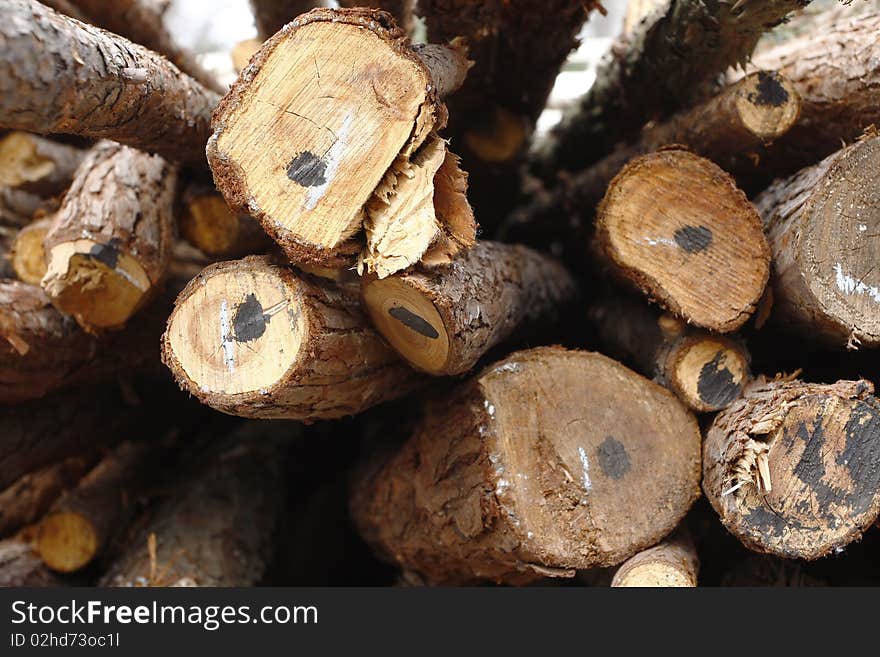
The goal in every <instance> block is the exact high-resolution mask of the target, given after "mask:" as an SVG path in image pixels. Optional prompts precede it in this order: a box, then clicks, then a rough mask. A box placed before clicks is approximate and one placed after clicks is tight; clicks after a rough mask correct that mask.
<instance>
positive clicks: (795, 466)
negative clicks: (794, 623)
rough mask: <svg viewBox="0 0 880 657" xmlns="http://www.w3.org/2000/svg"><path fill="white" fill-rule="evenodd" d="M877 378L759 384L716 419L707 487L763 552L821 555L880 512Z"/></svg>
mask: <svg viewBox="0 0 880 657" xmlns="http://www.w3.org/2000/svg"><path fill="white" fill-rule="evenodd" d="M872 392H873V386H872V385H871V384H870V383H868V382H867V381H838V382H837V383H833V384H827V385H823V384H815V383H803V382H801V381H780V380H776V381H769V382H768V381H766V380H760V379H759V380H757V381H755V383H754V384H752V386H750V387H749V388H748V389H747V390H746V392H745V395H744V396H743V398H742V399H740V400H738V401H736V402H734V403H733V405H731V406H730V408H728V409H727V410H725V411H722V412H721V413H719V414H718V416H717V417H716V418H715V421H714V422H713V423H712V426H711V427H710V428H709V430H708V433H707V434H706V439H705V441H704V443H703V490H704V492H705V493H706V497H708V499H709V501H710V502H711V503H712V506H713V507H714V508H715V510H716V511H717V512H718V514H719V515H720V516H721V521H722V522H723V523H724V526H725V527H726V528H727V529H728V530H729V531H730V532H731V533H732V534H733V535H734V536H736V537H737V538H739V539H740V540H741V541H742V542H743V544H744V545H745V546H746V547H748V548H751V549H752V550H756V551H758V552H767V553H770V554H775V555H778V556H781V557H786V558H795V559H817V558H819V557H823V556H825V555H827V554H831V553H833V552H836V551H839V550H841V549H843V548H844V547H845V546H846V545H847V544H848V543H850V542H852V541H855V540H858V539H859V538H861V535H862V532H863V531H865V530H866V529H867V528H868V527H869V526H870V525H871V524H873V523H874V521H875V520H876V519H877V515H878V512H880V465H878V464H880V403H878V401H877V399H876V398H875V397H874V396H873V395H872V394H871V393H872Z"/></svg>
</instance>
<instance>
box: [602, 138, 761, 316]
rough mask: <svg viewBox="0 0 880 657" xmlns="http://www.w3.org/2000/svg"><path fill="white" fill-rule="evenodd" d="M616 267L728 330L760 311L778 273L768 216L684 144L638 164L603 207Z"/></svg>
mask: <svg viewBox="0 0 880 657" xmlns="http://www.w3.org/2000/svg"><path fill="white" fill-rule="evenodd" d="M596 233H597V235H596V236H597V239H598V241H599V244H600V246H601V248H602V249H603V251H604V254H605V256H606V257H607V258H608V260H609V262H610V263H611V264H612V265H614V266H615V267H616V268H618V269H619V272H620V274H621V275H622V276H623V277H625V278H626V279H628V280H629V281H631V282H632V283H634V284H635V285H636V286H638V287H639V288H641V289H642V290H643V291H644V292H645V293H646V294H648V295H649V296H650V297H651V298H653V299H654V300H656V301H657V302H658V303H660V304H661V305H662V306H664V307H665V308H667V309H668V310H669V311H671V312H673V313H675V314H676V315H678V316H680V317H683V318H684V319H686V320H687V321H688V322H690V323H693V324H695V325H696V326H700V327H703V328H707V329H710V330H713V331H719V332H722V333H726V332H729V331H734V330H736V329H738V328H739V327H740V326H742V325H743V324H744V323H745V322H746V320H747V319H748V318H749V316H750V315H751V314H752V312H754V310H755V307H756V305H757V303H758V301H759V300H760V298H761V295H762V293H763V292H764V286H765V285H766V284H767V278H768V276H769V273H770V248H769V247H768V245H767V240H766V238H765V237H764V233H763V231H762V228H761V220H760V218H759V217H758V215H757V213H756V211H755V208H754V207H752V205H751V203H749V201H748V199H747V198H746V196H745V194H743V193H742V191H740V190H739V188H738V187H737V186H736V184H735V183H734V181H733V179H732V178H731V177H730V176H729V175H727V174H726V173H724V171H722V170H721V169H720V168H718V166H717V165H715V164H714V163H712V162H710V161H709V160H706V159H703V158H701V157H698V156H696V155H694V154H693V153H690V152H689V151H686V150H682V149H679V148H673V149H668V150H661V151H658V152H656V153H652V154H650V155H645V156H642V157H639V158H637V159H635V160H633V161H631V162H630V163H629V164H628V165H627V166H626V168H624V169H623V171H621V172H620V173H619V174H618V175H617V176H616V177H615V178H614V180H613V181H612V182H611V185H610V187H609V188H608V191H607V193H606V194H605V198H604V199H602V203H601V204H600V206H599V210H598V217H597V224H596Z"/></svg>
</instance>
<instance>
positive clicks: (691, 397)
mask: <svg viewBox="0 0 880 657" xmlns="http://www.w3.org/2000/svg"><path fill="white" fill-rule="evenodd" d="M674 352H675V353H673V354H670V359H669V360H667V363H669V362H670V360H671V364H669V365H667V367H666V377H667V382H668V384H669V387H670V388H672V390H673V392H675V393H676V394H677V395H678V396H679V398H680V399H682V400H683V401H684V402H685V403H686V404H687V405H688V406H689V407H691V408H693V409H694V410H697V411H701V412H712V411H718V410H721V409H722V408H726V407H727V406H728V405H730V403H731V402H732V401H733V400H735V399H736V398H737V397H739V396H740V394H741V393H742V390H743V387H744V386H745V385H746V384H747V383H748V382H749V380H750V378H751V373H750V369H749V357H748V354H747V353H746V352H745V350H744V349H743V348H742V346H741V345H739V344H737V343H735V342H733V341H731V340H727V339H725V338H723V337H722V336H712V335H695V336H693V337H691V338H685V339H684V340H683V341H682V342H681V344H680V345H678V346H677V347H676V348H675V349H674Z"/></svg>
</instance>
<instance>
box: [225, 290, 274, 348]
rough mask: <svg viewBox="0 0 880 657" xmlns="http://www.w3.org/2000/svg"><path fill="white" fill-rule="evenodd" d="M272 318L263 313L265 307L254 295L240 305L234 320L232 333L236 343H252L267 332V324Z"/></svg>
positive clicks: (246, 298)
mask: <svg viewBox="0 0 880 657" xmlns="http://www.w3.org/2000/svg"><path fill="white" fill-rule="evenodd" d="M270 319H271V317H270V316H269V315H266V314H264V313H263V306H262V304H260V302H259V301H257V297H256V296H254V295H253V294H249V295H247V297H245V300H244V303H240V304H238V306H237V307H236V309H235V317H234V318H233V320H232V331H233V335H234V336H235V341H236V342H250V341H252V340H256V339H257V338H259V337H261V336H262V335H263V333H265V332H266V324H268V323H269V320H270Z"/></svg>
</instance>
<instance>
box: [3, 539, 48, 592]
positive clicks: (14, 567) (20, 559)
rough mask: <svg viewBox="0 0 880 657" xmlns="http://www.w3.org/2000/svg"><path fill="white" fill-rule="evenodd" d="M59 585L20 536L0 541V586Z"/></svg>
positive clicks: (26, 541)
mask: <svg viewBox="0 0 880 657" xmlns="http://www.w3.org/2000/svg"><path fill="white" fill-rule="evenodd" d="M7 586H15V587H23V586H61V581H60V580H59V579H58V577H57V576H56V575H54V574H53V573H52V571H50V570H49V569H48V568H46V566H45V565H44V564H43V562H42V561H40V558H39V557H38V556H37V555H36V553H35V552H34V550H33V547H32V546H31V544H30V542H29V541H28V540H26V539H24V538H21V537H13V538H7V539H6V540H3V541H0V587H7Z"/></svg>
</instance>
